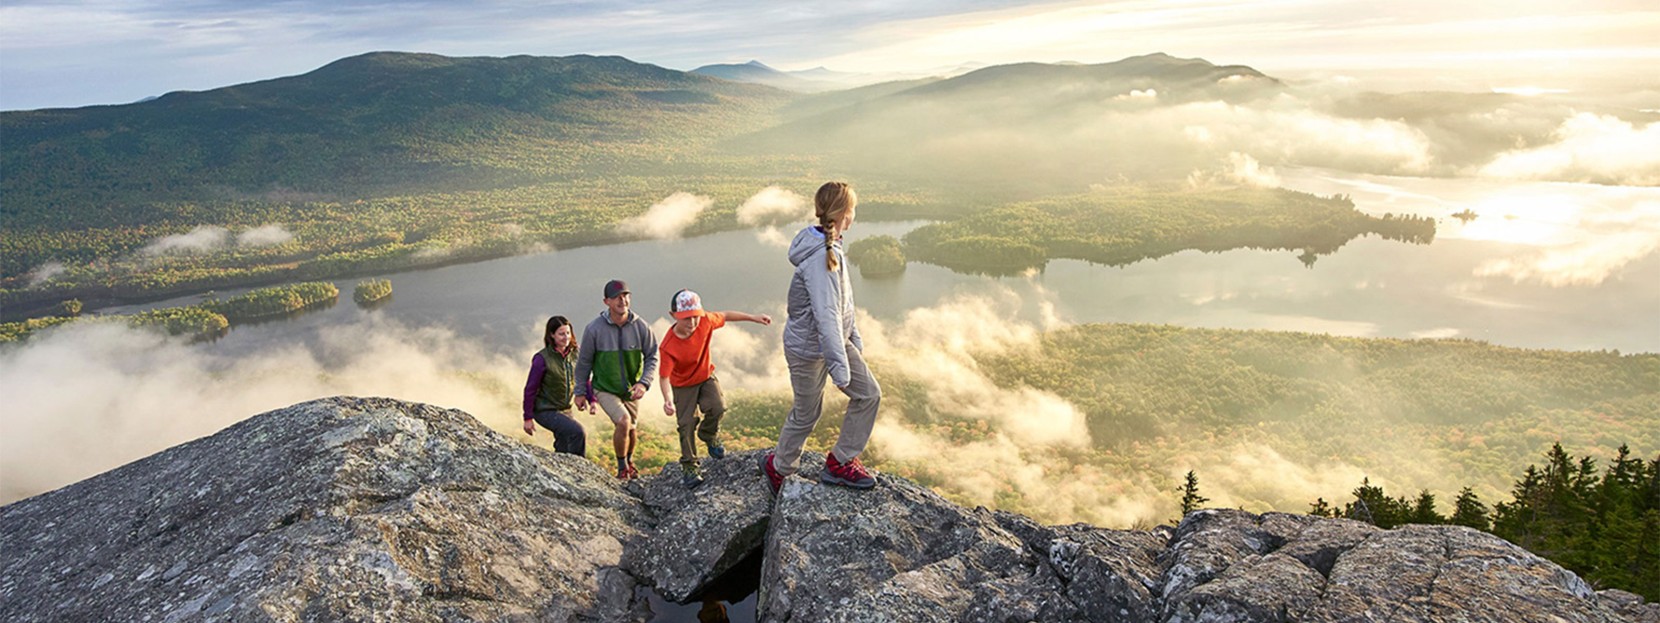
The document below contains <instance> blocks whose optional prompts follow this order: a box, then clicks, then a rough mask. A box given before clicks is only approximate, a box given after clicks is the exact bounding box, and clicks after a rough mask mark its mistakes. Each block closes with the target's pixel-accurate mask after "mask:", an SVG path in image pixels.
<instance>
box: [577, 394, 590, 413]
mask: <svg viewBox="0 0 1660 623" xmlns="http://www.w3.org/2000/svg"><path fill="white" fill-rule="evenodd" d="M574 400H575V401H576V410H577V411H587V412H589V413H593V412H594V408H593V406H592V405H589V404H588V397H587V396H577V397H576V398H575V399H574Z"/></svg>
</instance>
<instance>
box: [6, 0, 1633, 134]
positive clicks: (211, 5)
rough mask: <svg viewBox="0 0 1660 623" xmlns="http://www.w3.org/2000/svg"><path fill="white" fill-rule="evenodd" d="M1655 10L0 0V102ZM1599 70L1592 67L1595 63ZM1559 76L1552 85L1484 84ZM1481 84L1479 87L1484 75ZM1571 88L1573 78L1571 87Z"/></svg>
mask: <svg viewBox="0 0 1660 623" xmlns="http://www.w3.org/2000/svg"><path fill="white" fill-rule="evenodd" d="M1657 30H1660V7H1657V6H1655V5H1654V4H1653V3H1650V2H1640V1H1635V0H1598V1H1594V2H1586V3H1557V2H1524V3H1445V2H1428V1H1426V0H1407V1H1406V2H1405V4H1402V3H1400V2H1396V3H1391V4H1389V5H1379V4H1376V3H1364V2H1359V1H1358V0H1310V1H1301V2H1259V3H1251V4H1250V5H1249V6H1244V7H1242V6H1240V5H1239V3H1236V2H1227V1H1224V0H1198V1H1194V2H1184V3H1180V4H1171V3H1166V2H1155V1H1152V0H1119V1H1115V2H1105V3H1102V2H1013V1H980V2H941V1H926V2H907V3H818V2H806V1H787V2H772V3H763V4H755V3H747V2H736V1H727V0H713V1H711V0H704V1H697V2H674V3H669V2H665V1H662V0H652V1H647V2H634V3H628V4H626V5H611V4H605V3H575V2H573V3H553V4H543V3H528V4H527V3H520V2H513V1H510V0H481V1H479V2H468V3H449V2H437V1H417V2H356V1H354V2H323V1H321V0H298V1H293V2H224V1H213V0H208V1H193V2H162V1H160V0H91V1H88V2H77V3H61V2H52V1H47V0H20V1H17V2H9V3H7V4H6V5H5V6H3V7H0V54H3V55H4V56H5V58H6V63H5V65H4V66H3V67H0V82H4V83H5V84H6V87H7V88H6V89H5V91H4V92H3V93H0V109H7V110H12V109H22V108H39V107H53V106H81V105H88V104H108V103H122V102H128V101H135V100H138V99H141V98H144V97H149V96H154V95H160V94H162V93H165V92H168V91H173V90H181V89H183V90H201V89H209V88H214V87H219V86H226V85H230V84H238V83H242V82H250V81H254V80H261V79H268V78H274V77H279V76H285V75H294V74H298V73H303V72H306V71H309V70H311V69H315V68H317V67H320V66H322V65H324V64H327V63H328V62H330V61H333V60H336V59H339V58H342V57H346V56H352V55H356V54H361V53H365V52H370V51H376V50H398V51H410V52H431V53H436V54H445V55H452V56H480V55H483V56H508V55H515V54H532V55H548V56H561V55H569V54H618V55H622V56H627V57H629V58H632V59H634V60H637V61H641V62H649V63H655V64H659V65H663V66H666V67H672V68H676V69H691V68H693V67H697V66H699V65H705V64H710V63H722V62H743V61H747V60H750V59H760V60H763V61H765V62H767V63H769V64H771V65H773V66H775V67H780V68H783V69H806V68H810V67H813V66H816V65H827V66H829V67H831V68H832V69H837V70H843V71H865V72H890V71H927V70H931V69H937V68H940V67H947V66H956V65H961V64H963V63H970V62H978V63H990V64H1001V63H1011V62H1021V61H1041V62H1055V61H1066V60H1070V61H1079V62H1091V63H1099V62H1107V61H1112V60H1117V59H1119V58H1124V57H1127V56H1134V55H1139V54H1146V53H1150V52H1155V51H1164V52H1169V53H1171V54H1174V55H1177V56H1201V57H1206V58H1209V59H1211V60H1212V61H1215V62H1218V63H1224V64H1228V63H1238V64H1250V65H1254V66H1258V67H1259V68H1261V69H1264V70H1267V71H1269V72H1270V73H1282V74H1283V73H1284V72H1286V71H1292V70H1299V71H1300V70H1307V69H1322V70H1331V71H1367V70H1379V69H1402V68H1405V69H1413V68H1417V69H1419V70H1430V71H1431V74H1429V75H1421V76H1419V79H1420V80H1423V79H1436V78H1439V77H1445V76H1446V75H1448V74H1449V72H1452V71H1453V70H1455V69H1465V70H1474V69H1479V70H1480V71H1479V72H1477V73H1471V75H1475V76H1477V77H1478V78H1482V79H1485V78H1495V79H1497V78H1496V77H1497V76H1515V77H1520V78H1529V77H1534V76H1539V75H1541V74H1544V75H1556V76H1558V77H1559V78H1561V79H1577V78H1575V77H1576V76H1578V77H1584V76H1585V75H1586V74H1587V73H1594V72H1597V71H1603V72H1615V75H1624V76H1625V77H1627V78H1633V77H1638V74H1640V72H1641V70H1640V69H1637V68H1640V67H1643V66H1644V65H1645V64H1649V65H1651V64H1652V63H1653V62H1654V61H1656V60H1660V46H1657V45H1656V44H1655V43H1654V42H1653V37H1652V35H1653V33H1654V32H1656V31H1657ZM1604 77H1607V76H1604ZM1490 86H1508V87H1528V86H1533V87H1543V88H1550V87H1562V86H1563V85H1560V84H1543V85H1528V84H1502V85H1501V84H1495V85H1490ZM1482 88H1485V87H1482ZM1570 88H1571V87H1570Z"/></svg>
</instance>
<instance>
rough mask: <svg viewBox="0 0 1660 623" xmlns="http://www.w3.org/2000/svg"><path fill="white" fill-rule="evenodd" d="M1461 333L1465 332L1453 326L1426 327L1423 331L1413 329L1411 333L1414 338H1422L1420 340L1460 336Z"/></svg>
mask: <svg viewBox="0 0 1660 623" xmlns="http://www.w3.org/2000/svg"><path fill="white" fill-rule="evenodd" d="M1461 333H1463V332H1462V331H1459V330H1458V329H1454V328H1452V327H1441V328H1437V329H1426V330H1423V331H1413V332H1412V334H1411V335H1412V337H1413V338H1415V339H1420V340H1440V339H1446V338H1451V337H1458V336H1459V334H1461Z"/></svg>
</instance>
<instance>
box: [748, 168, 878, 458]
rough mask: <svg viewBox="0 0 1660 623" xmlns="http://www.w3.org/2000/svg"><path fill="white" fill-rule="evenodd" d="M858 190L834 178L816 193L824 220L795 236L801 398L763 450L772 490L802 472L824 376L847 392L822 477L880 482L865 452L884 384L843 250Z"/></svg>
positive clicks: (788, 356)
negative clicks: (774, 442)
mask: <svg viewBox="0 0 1660 623" xmlns="http://www.w3.org/2000/svg"><path fill="white" fill-rule="evenodd" d="M857 204H858V196H857V195H856V194H854V192H853V189H852V188H851V187H849V186H848V185H847V184H844V183H841V182H830V183H827V184H825V185H824V186H822V187H820V188H819V191H818V195H817V196H816V197H815V198H814V207H815V214H816V215H817V216H818V220H819V224H818V225H815V226H811V227H807V228H805V229H802V230H801V232H800V233H798V234H796V236H795V241H794V242H791V243H790V253H789V257H790V263H791V264H794V265H795V275H794V276H793V277H792V278H791V279H790V291H789V306H788V307H789V320H788V321H786V322H785V323H784V359H785V361H786V362H788V363H789V366H790V387H791V389H792V390H793V391H794V394H795V400H794V404H793V405H792V406H791V407H790V414H789V417H788V418H787V419H785V421H784V426H783V428H782V429H780V430H779V433H778V447H777V449H776V450H774V451H773V452H772V453H769V454H766V455H764V456H762V457H761V470H762V471H763V472H764V473H765V474H766V476H767V478H768V481H769V483H770V484H771V485H772V489H773V491H777V490H778V487H779V486H780V485H782V484H783V482H784V478H786V477H788V476H789V475H790V474H793V473H795V471H796V469H797V468H798V466H797V463H799V462H800V460H801V447H802V444H804V443H806V441H807V436H808V435H811V434H812V432H813V428H814V427H815V426H816V425H817V424H818V420H819V415H820V414H821V413H822V412H823V403H824V380H825V378H826V377H828V378H829V379H830V382H831V383H834V384H835V385H836V389H839V390H841V391H842V393H844V394H847V398H848V402H847V415H846V417H845V418H843V419H842V429H841V436H840V437H838V438H837V440H836V446H835V447H834V448H832V449H831V450H830V453H829V454H828V455H827V456H826V457H825V461H824V463H825V465H824V472H823V473H822V474H821V475H820V477H819V479H820V480H822V481H823V482H826V483H830V484H837V485H844V486H849V487H855V488H859V489H868V488H870V487H873V486H875V485H876V478H875V477H874V476H872V475H871V474H870V472H869V470H866V469H865V467H864V465H863V464H861V463H859V454H860V453H862V452H864V449H865V444H866V443H868V442H869V441H870V431H871V428H872V427H874V426H875V425H876V408H877V405H878V404H879V403H880V402H881V399H882V387H881V386H880V385H878V384H877V383H876V378H875V377H873V376H871V374H870V368H869V367H867V366H865V359H864V340H863V339H862V338H861V337H860V335H859V327H858V324H857V323H856V322H854V318H855V312H854V308H853V283H852V280H851V279H850V278H849V277H848V274H847V273H848V271H847V267H846V263H847V260H846V257H845V256H844V255H843V252H842V245H841V233H842V232H844V231H846V230H847V228H848V227H850V226H852V225H853V215H854V208H855V206H856V205H857Z"/></svg>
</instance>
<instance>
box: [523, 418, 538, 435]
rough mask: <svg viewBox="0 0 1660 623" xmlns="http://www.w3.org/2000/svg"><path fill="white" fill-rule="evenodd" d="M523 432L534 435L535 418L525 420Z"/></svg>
mask: <svg viewBox="0 0 1660 623" xmlns="http://www.w3.org/2000/svg"><path fill="white" fill-rule="evenodd" d="M525 434H526V435H535V434H536V421H535V420H525Z"/></svg>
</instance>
